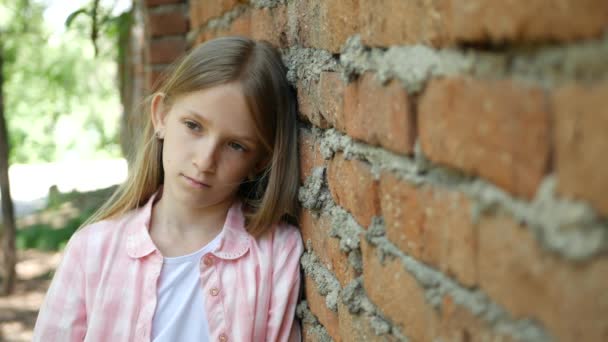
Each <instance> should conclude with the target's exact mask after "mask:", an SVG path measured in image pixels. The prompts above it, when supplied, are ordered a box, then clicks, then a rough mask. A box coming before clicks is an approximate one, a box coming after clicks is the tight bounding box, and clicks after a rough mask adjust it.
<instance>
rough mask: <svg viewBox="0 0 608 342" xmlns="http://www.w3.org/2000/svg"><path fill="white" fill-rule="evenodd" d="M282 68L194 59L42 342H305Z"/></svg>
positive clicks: (179, 76)
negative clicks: (299, 303) (289, 220)
mask: <svg viewBox="0 0 608 342" xmlns="http://www.w3.org/2000/svg"><path fill="white" fill-rule="evenodd" d="M285 75H286V69H285V67H284V65H283V64H282V62H281V59H280V55H279V54H278V53H277V51H276V50H274V49H273V48H272V47H271V46H270V45H269V44H267V43H265V42H256V41H253V40H250V39H247V38H242V37H225V38H219V39H216V40H212V41H209V42H207V43H205V44H203V45H200V46H199V47H197V48H195V49H194V50H193V51H191V52H190V53H189V54H188V55H187V56H186V57H184V59H183V60H182V61H181V62H180V63H179V64H178V66H177V67H176V68H175V70H174V71H173V73H172V75H170V76H169V77H168V78H166V79H165V80H164V82H163V83H162V85H161V87H160V89H159V91H158V92H157V93H155V94H154V95H153V96H152V97H151V101H150V120H148V122H147V125H146V127H145V128H144V131H143V134H142V136H143V141H142V147H141V148H140V150H139V152H138V155H137V156H136V160H135V163H134V165H133V167H132V170H131V172H130V174H129V177H128V179H127V181H126V182H125V183H124V184H123V185H122V186H121V187H120V188H119V190H118V191H117V192H116V193H115V194H114V195H113V196H112V198H110V200H109V201H108V202H107V203H106V204H105V205H104V206H103V207H102V208H101V209H100V211H99V212H98V213H97V214H96V215H95V217H94V218H93V219H92V220H91V221H92V222H94V223H92V224H88V225H86V226H85V227H84V228H82V229H80V230H79V231H77V232H76V233H75V234H74V236H73V237H72V238H71V239H70V241H69V243H68V245H67V247H66V249H65V254H64V257H63V261H62V263H61V265H60V266H59V268H58V269H57V272H56V273H55V276H54V279H53V281H52V283H51V286H50V288H49V290H48V293H47V296H46V299H45V302H44V304H43V306H42V308H41V309H40V313H39V316H38V319H37V322H36V326H35V329H34V340H35V341H45V342H47V341H82V340H86V341H112V342H117V341H150V340H153V341H171V342H174V341H285V340H300V328H299V325H298V322H297V321H295V318H294V311H295V306H296V303H297V300H298V292H299V286H300V270H299V258H300V256H301V254H302V252H303V245H302V239H301V237H300V233H299V231H298V230H297V229H296V228H295V227H294V226H292V225H290V224H288V223H286V222H285V221H284V219H285V217H289V216H291V217H295V216H294V214H295V209H296V193H297V187H298V179H299V178H298V177H299V176H298V165H297V159H296V156H297V145H296V143H297V137H296V105H295V98H294V95H293V93H292V92H291V90H290V87H289V85H288V83H287V80H286V77H285Z"/></svg>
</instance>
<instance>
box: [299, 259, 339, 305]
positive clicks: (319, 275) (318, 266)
mask: <svg viewBox="0 0 608 342" xmlns="http://www.w3.org/2000/svg"><path fill="white" fill-rule="evenodd" d="M300 264H301V265H302V268H303V269H304V272H305V273H306V274H307V275H309V276H310V277H311V278H312V279H313V280H314V282H315V283H316V284H317V290H318V292H319V294H320V295H322V296H324V297H325V304H326V305H327V307H328V308H329V309H330V310H332V311H333V312H338V298H339V296H340V282H339V281H338V279H336V277H335V276H334V275H333V273H331V272H330V271H329V270H328V269H327V268H325V266H323V264H322V263H321V262H320V261H319V260H318V258H317V256H316V255H314V254H313V253H312V251H310V250H309V251H307V252H305V253H304V255H302V258H301V259H300Z"/></svg>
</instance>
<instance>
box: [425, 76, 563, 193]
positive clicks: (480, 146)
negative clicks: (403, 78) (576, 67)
mask: <svg viewBox="0 0 608 342" xmlns="http://www.w3.org/2000/svg"><path fill="white" fill-rule="evenodd" d="M548 107H549V105H548V100H547V98H546V96H545V94H544V92H543V90H542V89H540V88H537V87H532V86H526V85H523V84H519V83H516V82H514V81H511V80H476V79H471V78H446V79H440V80H434V81H431V82H430V84H429V85H428V86H427V89H426V91H425V92H424V94H423V95H422V97H421V99H420V104H419V111H418V128H419V135H420V142H421V146H422V150H423V151H424V152H425V154H426V155H427V156H428V158H429V159H431V160H432V161H434V162H438V163H440V164H445V165H448V166H450V167H454V168H457V169H461V170H462V171H464V172H466V173H469V174H473V175H478V176H481V177H483V178H486V179H488V180H489V181H491V182H493V183H495V184H496V185H497V186H499V187H501V188H503V189H505V190H506V191H508V192H510V193H512V194H514V195H516V196H521V197H524V198H527V199H530V198H532V197H533V196H534V194H535V192H536V189H537V187H538V185H539V184H540V182H541V180H542V179H543V177H544V176H545V174H546V173H547V171H548V163H549V153H550V145H551V141H550V133H549V121H550V118H549V110H548Z"/></svg>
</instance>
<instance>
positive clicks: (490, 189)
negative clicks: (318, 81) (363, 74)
mask: <svg viewBox="0 0 608 342" xmlns="http://www.w3.org/2000/svg"><path fill="white" fill-rule="evenodd" d="M300 129H304V130H307V131H308V132H309V133H310V134H311V135H312V136H313V139H314V140H315V141H316V143H318V144H319V147H320V148H319V149H320V150H321V154H322V155H323V158H324V159H326V160H329V159H331V158H332V157H333V155H334V154H335V153H336V152H342V153H344V155H345V158H346V159H357V160H363V161H366V162H368V163H370V164H371V171H372V174H373V175H374V177H375V179H376V180H379V178H380V173H381V172H382V171H387V172H390V173H391V174H393V175H395V176H397V177H398V178H399V179H401V180H406V181H408V182H410V183H412V185H414V186H421V185H429V186H431V187H438V188H444V189H448V190H452V191H459V192H462V193H463V194H464V195H465V196H466V197H467V198H468V199H469V200H470V201H471V217H472V218H473V223H477V221H478V220H479V219H480V217H481V216H482V215H483V214H486V213H492V212H494V213H497V214H505V215H508V216H510V217H512V218H514V219H515V220H516V221H518V222H520V223H521V222H523V223H525V224H524V227H525V228H526V229H528V230H529V231H530V232H531V233H532V234H533V236H534V238H535V240H536V241H537V242H538V243H539V245H540V246H541V247H542V248H543V249H545V250H547V251H550V252H554V253H556V254H557V255H559V256H560V257H562V258H564V259H566V260H570V261H575V262H580V261H586V260H589V259H591V258H593V257H596V256H598V255H600V254H603V253H605V252H607V251H608V218H603V217H601V216H600V215H599V214H598V213H597V212H596V211H595V210H594V209H593V208H592V207H591V206H590V205H589V204H587V203H585V202H583V201H580V200H571V199H568V198H564V197H561V196H557V195H556V194H555V188H556V180H555V176H554V175H553V174H549V175H547V176H545V178H544V180H543V181H542V183H541V184H540V185H539V187H538V189H537V193H536V196H535V198H533V199H532V200H525V199H521V198H516V197H514V196H513V195H511V194H509V193H507V192H506V191H504V190H503V189H501V188H499V187H498V186H496V185H494V184H492V183H490V182H489V181H487V180H485V179H483V178H480V177H474V176H469V175H466V174H464V173H462V171H460V170H457V169H454V168H449V167H447V166H443V165H436V164H434V163H432V162H431V161H430V160H429V159H427V157H426V156H425V155H424V154H423V152H422V150H421V148H420V144H418V143H417V144H416V148H415V153H414V156H413V157H407V156H403V155H398V154H395V153H393V152H389V151H386V150H384V149H383V148H381V147H375V146H370V145H368V144H365V143H363V142H359V141H354V140H353V139H352V138H350V137H349V136H347V135H345V134H343V133H339V132H337V131H336V130H335V129H333V128H332V129H328V130H325V131H323V130H321V129H319V128H317V127H313V128H312V129H310V130H308V129H307V128H302V127H300Z"/></svg>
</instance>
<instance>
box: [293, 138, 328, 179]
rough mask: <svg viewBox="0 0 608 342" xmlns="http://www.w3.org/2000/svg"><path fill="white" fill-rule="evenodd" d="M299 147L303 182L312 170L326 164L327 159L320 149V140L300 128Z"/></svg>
mask: <svg viewBox="0 0 608 342" xmlns="http://www.w3.org/2000/svg"><path fill="white" fill-rule="evenodd" d="M298 138H299V143H298V149H299V153H300V182H302V184H303V183H304V181H305V180H306V178H308V177H309V176H310V175H311V174H312V170H313V169H314V168H317V167H323V166H325V165H326V162H325V159H324V158H323V156H322V155H321V152H320V150H319V142H318V141H316V139H315V138H314V136H313V135H312V134H311V133H309V132H307V131H306V130H303V129H300V130H299V133H298Z"/></svg>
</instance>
